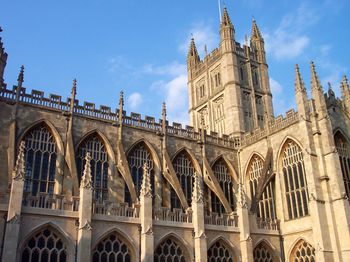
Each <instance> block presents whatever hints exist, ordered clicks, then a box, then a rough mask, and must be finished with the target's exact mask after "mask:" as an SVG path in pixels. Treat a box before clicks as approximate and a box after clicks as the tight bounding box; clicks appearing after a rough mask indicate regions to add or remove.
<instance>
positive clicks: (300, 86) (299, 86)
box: [295, 64, 306, 92]
mask: <svg viewBox="0 0 350 262" xmlns="http://www.w3.org/2000/svg"><path fill="white" fill-rule="evenodd" d="M295 91H301V92H305V91H306V89H305V85H304V81H303V79H302V78H301V75H300V70H299V65H298V64H296V65H295Z"/></svg>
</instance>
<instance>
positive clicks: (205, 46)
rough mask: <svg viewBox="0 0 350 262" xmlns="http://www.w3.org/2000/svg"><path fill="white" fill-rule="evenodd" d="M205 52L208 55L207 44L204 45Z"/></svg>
mask: <svg viewBox="0 0 350 262" xmlns="http://www.w3.org/2000/svg"><path fill="white" fill-rule="evenodd" d="M204 53H205V56H207V55H208V49H207V45H206V44H205V45H204Z"/></svg>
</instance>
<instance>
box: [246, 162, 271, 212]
mask: <svg viewBox="0 0 350 262" xmlns="http://www.w3.org/2000/svg"><path fill="white" fill-rule="evenodd" d="M263 168H264V162H263V160H262V159H261V158H260V157H259V156H254V157H253V159H252V161H251V163H250V166H249V169H248V175H249V186H250V193H251V198H252V199H254V198H255V197H256V193H257V190H258V181H259V179H260V177H261V175H262V171H263ZM274 187H275V180H274V178H273V179H271V180H270V181H269V182H268V184H267V185H266V186H265V188H264V190H263V192H262V194H261V197H260V199H259V200H258V209H257V216H258V217H260V218H262V219H275V218H276V212H275V188H274Z"/></svg>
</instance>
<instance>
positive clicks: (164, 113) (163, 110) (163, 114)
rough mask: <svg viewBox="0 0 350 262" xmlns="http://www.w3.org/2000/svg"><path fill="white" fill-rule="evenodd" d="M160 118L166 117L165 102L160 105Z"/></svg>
mask: <svg viewBox="0 0 350 262" xmlns="http://www.w3.org/2000/svg"><path fill="white" fill-rule="evenodd" d="M162 116H163V118H165V117H166V103H165V102H163V104H162Z"/></svg>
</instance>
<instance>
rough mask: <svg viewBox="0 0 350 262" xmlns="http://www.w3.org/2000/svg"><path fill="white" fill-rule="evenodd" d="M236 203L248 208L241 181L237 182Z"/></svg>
mask: <svg viewBox="0 0 350 262" xmlns="http://www.w3.org/2000/svg"><path fill="white" fill-rule="evenodd" d="M237 203H238V205H239V206H240V207H241V208H248V204H247V199H246V193H245V189H244V185H243V183H239V185H238V199H237Z"/></svg>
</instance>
